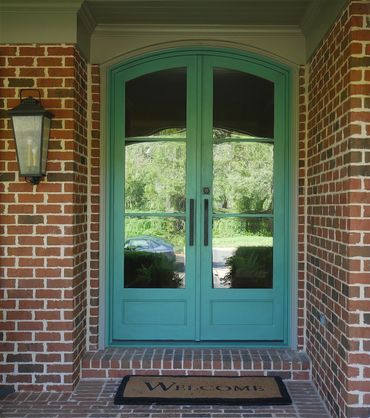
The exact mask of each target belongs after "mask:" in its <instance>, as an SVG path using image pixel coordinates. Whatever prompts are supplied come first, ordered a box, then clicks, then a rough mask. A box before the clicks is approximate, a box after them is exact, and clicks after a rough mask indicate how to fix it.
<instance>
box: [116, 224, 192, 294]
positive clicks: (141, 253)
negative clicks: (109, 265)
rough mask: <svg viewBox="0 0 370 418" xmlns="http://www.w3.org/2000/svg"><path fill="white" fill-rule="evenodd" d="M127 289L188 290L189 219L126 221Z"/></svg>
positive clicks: (125, 280) (125, 274)
mask: <svg viewBox="0 0 370 418" xmlns="http://www.w3.org/2000/svg"><path fill="white" fill-rule="evenodd" d="M124 287H134V288H181V287H185V220H184V218H171V217H154V216H153V217H129V216H126V218H125V248H124Z"/></svg>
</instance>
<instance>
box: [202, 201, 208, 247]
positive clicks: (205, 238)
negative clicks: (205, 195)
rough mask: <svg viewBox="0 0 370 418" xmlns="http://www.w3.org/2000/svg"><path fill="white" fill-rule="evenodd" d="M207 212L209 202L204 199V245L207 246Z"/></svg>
mask: <svg viewBox="0 0 370 418" xmlns="http://www.w3.org/2000/svg"><path fill="white" fill-rule="evenodd" d="M208 211H209V200H208V199H204V231H203V233H204V245H205V246H208V241H209V240H208Z"/></svg>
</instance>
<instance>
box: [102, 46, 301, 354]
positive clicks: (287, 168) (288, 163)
mask: <svg viewBox="0 0 370 418" xmlns="http://www.w3.org/2000/svg"><path fill="white" fill-rule="evenodd" d="M197 53H200V54H203V55H204V54H205V55H207V54H208V55H212V56H220V57H230V58H234V59H235V58H236V59H239V60H243V61H245V62H250V63H253V64H256V65H260V66H261V65H262V66H264V67H267V68H269V69H270V70H273V71H276V72H278V73H280V74H281V75H282V76H283V77H284V78H285V84H286V96H285V97H286V100H285V114H286V120H285V125H284V126H285V132H284V135H285V141H286V142H285V152H284V160H285V164H284V174H283V175H284V178H285V184H287V187H286V189H285V196H284V199H285V207H286V214H285V216H284V224H285V226H284V229H285V234H286V237H287V239H286V241H287V242H286V246H285V249H284V253H285V260H286V261H285V265H286V277H287V280H286V282H285V284H284V286H285V299H286V301H285V324H284V330H285V331H284V341H283V342H282V343H269V342H266V344H264V343H253V342H224V343H222V344H220V343H219V342H218V343H215V344H212V343H210V342H207V343H201V342H194V343H189V344H187V345H189V346H197V347H201V346H207V347H212V346H213V347H220V346H238V347H240V346H243V347H256V346H258V347H288V346H292V345H293V347H295V346H296V343H297V342H296V334H297V329H296V326H297V313H296V304H297V300H296V299H297V295H296V292H297V285H296V284H295V281H293V280H292V277H297V276H296V271H297V267H296V266H297V258H296V256H294V255H293V254H296V248H297V245H296V242H297V238H296V230H297V225H296V217H295V216H294V217H292V216H291V215H292V214H294V215H295V213H296V199H292V197H294V198H295V195H296V192H293V191H294V190H295V185H296V175H294V176H293V175H292V174H296V173H295V172H294V171H293V170H294V168H296V160H297V158H296V147H295V146H294V144H293V145H292V141H291V138H292V137H293V135H294V136H295V133H296V129H294V126H292V119H293V118H292V117H291V112H290V109H291V108H292V103H294V104H297V99H296V98H293V99H292V86H291V85H292V69H291V68H290V67H289V66H288V65H286V64H282V63H280V62H278V61H276V60H273V59H271V58H267V57H264V56H262V55H257V54H255V53H251V52H245V51H241V50H235V49H226V48H215V47H190V48H171V49H166V50H161V51H156V52H149V53H146V54H143V55H140V56H136V57H134V58H129V59H127V60H123V61H120V62H118V63H116V64H114V65H112V66H107V67H106V74H105V76H106V88H107V90H106V98H107V105H106V112H105V115H106V120H104V117H103V116H102V121H103V123H104V122H105V124H106V135H107V136H106V137H107V139H108V140H107V141H106V142H107V145H106V147H105V148H104V147H103V153H102V154H103V156H104V157H105V163H106V166H105V170H102V172H103V179H102V183H101V184H102V185H105V186H106V187H105V188H102V189H104V190H102V197H103V199H102V202H103V206H104V207H105V211H104V213H102V215H101V220H102V225H105V226H106V228H103V229H102V231H101V243H100V246H101V247H100V248H101V250H102V252H101V254H102V258H103V263H101V264H102V265H101V273H102V274H101V276H100V277H105V282H104V284H105V286H104V284H103V283H102V282H101V284H100V297H101V299H100V300H101V301H104V302H105V303H104V302H103V303H101V307H100V311H99V325H100V332H99V336H100V337H99V342H100V344H99V345H100V348H102V347H104V346H129V345H136V346H137V345H138V343H130V342H124V341H122V342H117V341H114V342H113V341H112V338H111V335H112V303H111V300H112V279H111V277H112V276H113V275H112V259H113V251H112V248H113V243H112V216H113V212H114V207H115V202H114V201H112V198H111V196H112V192H113V185H114V181H113V164H111V158H112V157H111V156H112V155H114V154H113V153H112V147H113V143H114V141H113V140H112V138H113V139H114V138H115V137H117V135H118V132H113V124H114V112H113V111H111V110H110V109H113V108H114V85H115V81H116V80H117V77H119V75H120V73H121V71H124V70H127V69H128V68H130V67H132V66H136V65H138V64H142V63H145V62H150V61H152V60H154V59H156V58H164V57H174V56H186V55H194V54H197ZM103 76H104V75H103ZM103 85H104V83H103ZM102 113H103V112H102ZM292 220H293V222H292ZM104 305H105V306H104ZM139 345H143V346H145V345H146V346H153V345H156V346H161V345H163V346H176V345H177V344H176V343H172V342H163V343H158V342H153V343H151V342H146V343H140V344H139ZM181 345H183V343H182V344H181Z"/></svg>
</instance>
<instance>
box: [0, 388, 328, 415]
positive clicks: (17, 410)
mask: <svg viewBox="0 0 370 418" xmlns="http://www.w3.org/2000/svg"><path fill="white" fill-rule="evenodd" d="M119 382H120V380H113V381H112V380H111V381H81V382H80V383H79V385H78V386H77V388H76V390H75V391H74V392H73V393H56V392H50V393H45V392H41V393H40V392H18V393H14V394H11V395H8V396H7V397H6V398H5V399H3V400H2V402H1V407H0V416H1V417H3V418H10V417H17V418H31V417H37V418H42V417H47V418H62V417H66V418H67V417H68V418H71V417H80V418H83V417H89V418H90V417H91V418H92V417H96V418H103V417H115V418H118V417H130V418H139V417H140V418H141V417H147V418H159V417H163V418H165V417H167V418H186V417H196V418H213V417H214V418H216V417H230V418H231V417H232V418H238V417H264V418H267V417H269V418H277V417H280V418H330V416H329V415H328V413H327V411H326V409H325V406H324V404H323V403H322V401H321V399H320V398H319V396H318V394H317V392H316V390H315V388H314V387H313V385H312V383H311V382H307V381H286V382H285V383H286V386H287V388H288V391H289V393H290V395H291V397H292V400H293V404H292V405H288V406H254V407H253V406H222V405H213V406H210V405H180V406H179V405H114V404H113V396H114V394H115V392H116V389H117V387H118V384H119Z"/></svg>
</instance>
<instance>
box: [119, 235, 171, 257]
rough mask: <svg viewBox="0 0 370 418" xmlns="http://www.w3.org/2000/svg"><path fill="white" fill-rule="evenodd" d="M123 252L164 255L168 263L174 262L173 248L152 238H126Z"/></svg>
mask: <svg viewBox="0 0 370 418" xmlns="http://www.w3.org/2000/svg"><path fill="white" fill-rule="evenodd" d="M125 250H128V251H130V250H131V251H141V252H147V253H156V254H163V255H165V256H166V257H167V258H168V259H169V260H170V261H176V254H175V250H174V247H173V246H172V245H171V244H170V243H168V242H166V241H164V240H163V239H161V238H157V237H152V236H147V235H143V236H139V237H132V238H128V239H127V240H126V241H125Z"/></svg>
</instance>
